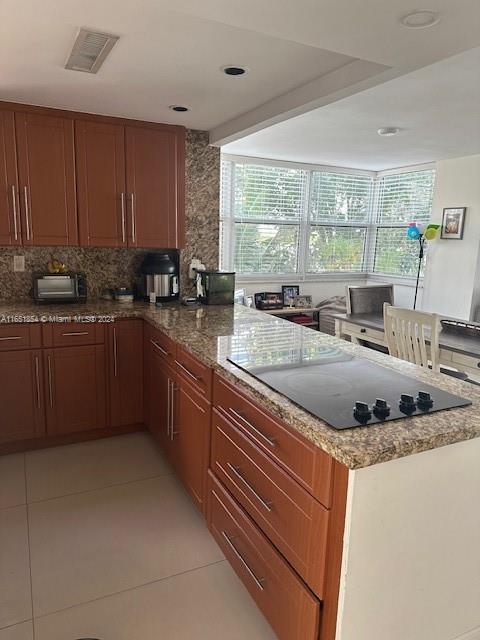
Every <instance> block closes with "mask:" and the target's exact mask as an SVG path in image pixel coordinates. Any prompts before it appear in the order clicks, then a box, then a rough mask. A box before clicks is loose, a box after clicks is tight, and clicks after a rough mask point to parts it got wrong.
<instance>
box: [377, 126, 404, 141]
mask: <svg viewBox="0 0 480 640" xmlns="http://www.w3.org/2000/svg"><path fill="white" fill-rule="evenodd" d="M399 131H400V129H399V128H398V127H382V128H381V129H378V131H377V133H378V135H379V136H384V137H387V138H388V137H389V136H396V135H397V133H398V132H399Z"/></svg>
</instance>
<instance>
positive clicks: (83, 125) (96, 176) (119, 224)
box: [75, 120, 127, 247]
mask: <svg viewBox="0 0 480 640" xmlns="http://www.w3.org/2000/svg"><path fill="white" fill-rule="evenodd" d="M75 155H76V168H77V197H78V214H79V232H80V244H81V245H83V246H102V247H121V246H127V219H126V200H125V128H124V127H123V126H122V125H115V124H108V123H103V122H95V121H83V120H77V121H76V122H75Z"/></svg>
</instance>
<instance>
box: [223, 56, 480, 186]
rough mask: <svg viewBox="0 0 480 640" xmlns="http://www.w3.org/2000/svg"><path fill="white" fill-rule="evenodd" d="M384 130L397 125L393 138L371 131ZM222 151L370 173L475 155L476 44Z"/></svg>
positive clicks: (479, 122)
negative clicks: (459, 52)
mask: <svg viewBox="0 0 480 640" xmlns="http://www.w3.org/2000/svg"><path fill="white" fill-rule="evenodd" d="M386 126H394V127H399V128H400V133H398V134H397V135H396V136H394V137H381V136H379V135H378V134H377V129H379V128H380V127H386ZM222 150H223V151H224V152H226V153H233V154H240V155H252V156H255V157H263V158H275V159H278V160H291V161H297V162H306V163H313V164H327V165H335V166H342V167H355V168H359V169H370V170H374V171H379V170H382V169H390V168H393V167H402V166H407V165H412V164H421V163H425V162H431V161H434V160H439V159H445V158H452V157H459V156H465V155H470V154H474V153H480V47H477V48H475V49H471V50H470V51H467V52H464V53H461V54H458V55H456V56H453V57H451V58H448V59H447V60H444V61H442V62H437V63H435V64H433V65H430V66H428V67H424V68H423V69H420V70H418V71H414V72H412V73H410V74H407V75H404V76H402V77H400V78H397V79H395V80H391V81H389V82H386V83H385V84H382V85H378V86H376V87H374V88H372V89H368V90H367V91H364V92H362V93H357V94H355V95H353V96H350V97H348V98H345V99H343V100H340V101H337V102H334V103H332V104H329V105H327V106H324V107H322V108H319V109H316V110H314V111H310V112H309V113H306V114H304V115H301V116H298V117H295V118H291V119H290V120H286V121H284V122H281V123H279V124H276V125H273V126H271V127H269V128H267V129H263V130H262V131H259V132H257V133H254V134H252V135H249V136H246V137H245V138H243V139H241V140H238V141H236V142H233V143H231V144H227V145H226V146H224V147H223V148H222ZM479 179H480V176H479Z"/></svg>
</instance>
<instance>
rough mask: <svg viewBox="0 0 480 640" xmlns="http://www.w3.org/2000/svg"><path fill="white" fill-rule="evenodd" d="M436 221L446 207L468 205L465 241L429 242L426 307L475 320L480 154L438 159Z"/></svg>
mask: <svg viewBox="0 0 480 640" xmlns="http://www.w3.org/2000/svg"><path fill="white" fill-rule="evenodd" d="M436 169H437V174H436V179H435V192H434V197H433V212H432V214H433V215H432V222H438V223H441V220H442V214H443V208H444V207H463V206H466V207H467V215H466V221H465V231H464V237H463V240H442V239H440V238H437V239H436V240H435V241H433V242H431V243H430V244H429V248H428V254H429V255H428V262H427V271H426V274H425V281H424V287H425V288H424V294H423V302H422V308H423V309H424V310H426V311H432V312H436V313H440V314H443V315H448V316H453V317H457V318H462V319H465V320H473V319H474V316H475V310H476V309H475V308H476V306H477V305H478V303H479V302H480V284H479V281H478V280H479V277H480V251H479V250H480V155H475V156H467V157H465V158H454V159H453V160H442V161H440V162H437V166H436Z"/></svg>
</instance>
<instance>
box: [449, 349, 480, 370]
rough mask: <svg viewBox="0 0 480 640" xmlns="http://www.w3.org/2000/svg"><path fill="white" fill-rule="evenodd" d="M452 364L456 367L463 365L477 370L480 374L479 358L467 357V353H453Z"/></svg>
mask: <svg viewBox="0 0 480 640" xmlns="http://www.w3.org/2000/svg"><path fill="white" fill-rule="evenodd" d="M452 363H453V364H454V365H460V366H462V365H463V366H464V367H469V368H470V369H477V370H478V372H479V373H480V358H478V357H477V358H475V357H473V356H469V355H467V354H466V353H457V352H456V351H452Z"/></svg>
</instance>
